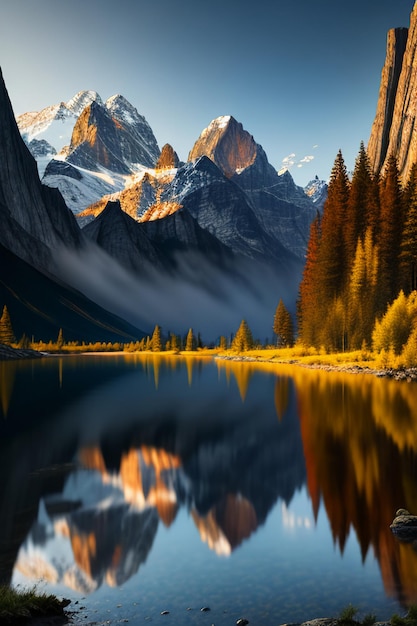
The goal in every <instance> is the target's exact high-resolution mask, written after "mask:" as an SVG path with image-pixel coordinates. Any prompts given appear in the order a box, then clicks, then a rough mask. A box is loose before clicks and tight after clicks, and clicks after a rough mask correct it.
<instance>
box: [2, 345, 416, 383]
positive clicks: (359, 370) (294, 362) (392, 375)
mask: <svg viewBox="0 0 417 626" xmlns="http://www.w3.org/2000/svg"><path fill="white" fill-rule="evenodd" d="M276 352H277V351H276V350H274V351H273V354H272V355H270V356H268V355H265V356H263V355H262V354H261V353H262V350H259V351H258V352H257V354H256V356H253V355H250V354H249V355H245V354H227V353H219V351H218V350H215V349H214V350H211V349H208V350H202V351H201V352H198V351H192V352H187V351H181V352H173V351H168V352H163V351H161V352H152V351H141V352H127V351H124V350H117V351H105V352H101V351H91V352H90V351H85V352H79V351H74V352H71V351H64V352H38V351H36V350H31V349H25V350H23V349H18V348H12V347H11V346H8V345H4V344H0V362H1V361H15V360H21V359H39V358H45V357H54V356H55V357H64V356H90V355H91V356H129V355H135V354H137V355H143V356H149V355H152V356H157V357H159V356H160V357H184V358H211V359H213V360H214V361H216V360H219V361H231V362H237V363H253V364H256V363H266V364H268V365H277V366H280V365H283V366H285V365H287V366H295V367H303V368H305V369H310V370H320V371H323V372H340V373H342V374H343V373H345V374H362V375H363V374H367V375H371V376H376V377H377V378H388V379H390V380H396V381H405V382H408V383H410V382H417V367H409V368H393V367H387V368H377V367H371V366H368V365H364V364H363V362H362V363H353V362H351V361H349V360H346V362H343V361H342V362H339V363H337V364H335V363H326V362H320V360H321V359H323V357H320V356H319V357H318V360H317V361H314V360H311V359H314V357H311V356H310V357H308V359H309V360H308V361H304V360H302V357H301V359H300V358H297V357H287V358H283V357H280V356H279V355H277V353H276ZM324 360H325V359H324Z"/></svg>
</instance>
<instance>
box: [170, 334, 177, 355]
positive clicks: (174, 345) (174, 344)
mask: <svg viewBox="0 0 417 626" xmlns="http://www.w3.org/2000/svg"><path fill="white" fill-rule="evenodd" d="M170 343H171V350H174V352H178V349H179V348H178V337H177V335H175V334H174V333H171V342H170Z"/></svg>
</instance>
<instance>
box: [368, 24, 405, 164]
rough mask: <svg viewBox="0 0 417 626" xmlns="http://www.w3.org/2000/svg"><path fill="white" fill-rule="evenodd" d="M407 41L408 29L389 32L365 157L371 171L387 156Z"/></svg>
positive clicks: (394, 29) (395, 29)
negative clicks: (376, 103) (366, 156)
mask: <svg viewBox="0 0 417 626" xmlns="http://www.w3.org/2000/svg"><path fill="white" fill-rule="evenodd" d="M407 38H408V29H407V28H393V29H391V30H390V31H389V32H388V36H387V54H386V58H385V63H384V67H383V69H382V74H381V84H380V88H379V97H378V105H377V111H376V115H375V119H374V123H373V125H372V130H371V136H370V138H369V142H368V155H369V159H370V163H371V167H372V169H373V171H374V172H380V171H381V168H382V166H383V164H384V161H385V159H386V157H387V152H388V145H389V139H390V132H391V125H392V121H393V114H394V105H395V99H396V96H397V90H398V81H399V79H400V74H401V68H402V63H403V57H404V52H405V48H406V44H407Z"/></svg>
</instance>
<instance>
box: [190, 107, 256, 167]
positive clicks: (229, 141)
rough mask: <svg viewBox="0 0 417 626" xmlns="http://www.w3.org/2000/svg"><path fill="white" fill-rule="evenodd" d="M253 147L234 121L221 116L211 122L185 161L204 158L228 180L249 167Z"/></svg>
mask: <svg viewBox="0 0 417 626" xmlns="http://www.w3.org/2000/svg"><path fill="white" fill-rule="evenodd" d="M256 155H257V145H256V143H255V140H254V139H253V137H252V135H250V134H249V133H248V132H247V131H245V130H244V129H243V126H242V124H240V123H238V122H237V121H236V120H235V119H234V117H232V116H228V115H224V116H222V117H218V118H216V119H215V120H213V121H212V122H211V123H210V124H209V126H207V128H205V129H204V130H203V132H202V133H201V135H200V137H199V138H198V139H197V141H196V143H195V144H194V147H193V148H192V150H191V152H190V154H189V155H188V160H189V161H194V160H195V159H198V158H199V157H201V156H208V157H209V159H211V160H212V161H213V162H214V163H216V165H217V166H218V167H219V168H220V169H221V170H222V171H223V173H224V174H225V175H226V176H227V177H228V178H231V177H232V176H233V175H234V174H235V173H236V172H240V171H242V170H244V169H245V168H247V167H249V166H250V165H252V164H253V163H254V161H255V158H256Z"/></svg>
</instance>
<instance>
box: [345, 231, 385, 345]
mask: <svg viewBox="0 0 417 626" xmlns="http://www.w3.org/2000/svg"><path fill="white" fill-rule="evenodd" d="M377 290H378V250H377V247H376V246H375V245H374V243H373V237H372V227H371V226H368V228H367V230H366V234H365V238H364V239H360V240H359V241H358V244H357V246H356V254H355V259H354V262H353V267H352V271H351V277H350V285H349V296H348V297H349V347H350V348H351V349H355V348H361V347H362V344H363V342H364V341H365V343H366V344H368V345H370V343H371V337H372V329H373V326H374V322H375V316H376V311H377Z"/></svg>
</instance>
